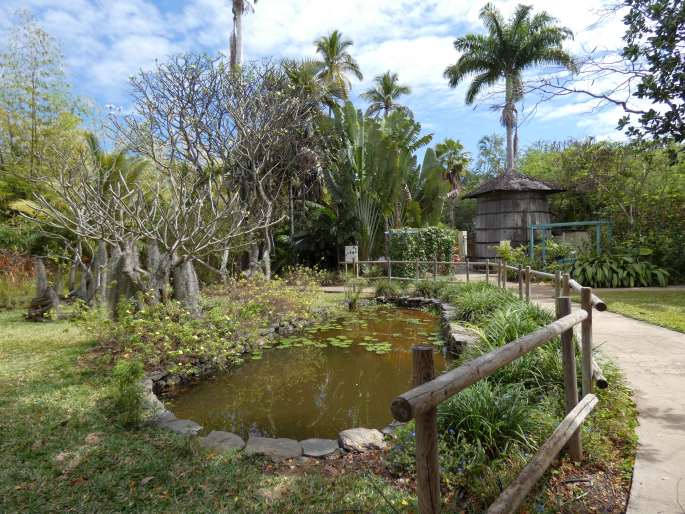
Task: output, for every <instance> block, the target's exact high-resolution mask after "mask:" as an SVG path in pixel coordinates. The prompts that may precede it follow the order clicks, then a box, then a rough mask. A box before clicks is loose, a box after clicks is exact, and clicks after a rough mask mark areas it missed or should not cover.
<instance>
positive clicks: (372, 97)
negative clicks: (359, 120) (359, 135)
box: [361, 71, 411, 116]
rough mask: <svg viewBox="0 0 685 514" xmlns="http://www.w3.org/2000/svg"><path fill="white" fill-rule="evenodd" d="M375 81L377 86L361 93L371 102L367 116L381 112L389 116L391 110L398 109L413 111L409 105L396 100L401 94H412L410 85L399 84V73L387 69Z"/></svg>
mask: <svg viewBox="0 0 685 514" xmlns="http://www.w3.org/2000/svg"><path fill="white" fill-rule="evenodd" d="M373 81H374V82H375V83H376V86H375V87H372V88H371V89H369V90H368V91H366V92H364V93H362V95H361V96H362V98H363V99H364V100H368V101H369V102H371V105H369V108H368V109H366V115H367V116H378V115H379V114H380V113H381V112H382V113H383V116H387V115H388V114H390V112H391V111H396V110H399V111H404V112H407V113H409V112H411V111H409V109H408V108H407V107H405V106H403V105H400V104H398V103H397V102H396V100H397V99H398V98H399V97H400V96H402V95H408V94H411V89H410V88H409V86H405V85H401V84H399V78H398V77H397V73H391V72H390V71H386V72H385V73H383V75H378V76H377V77H376V78H375V79H373Z"/></svg>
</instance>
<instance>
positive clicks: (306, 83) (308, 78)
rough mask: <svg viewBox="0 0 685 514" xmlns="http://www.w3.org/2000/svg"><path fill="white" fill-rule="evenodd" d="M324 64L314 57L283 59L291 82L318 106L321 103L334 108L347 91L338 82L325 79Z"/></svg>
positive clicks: (284, 69)
mask: <svg viewBox="0 0 685 514" xmlns="http://www.w3.org/2000/svg"><path fill="white" fill-rule="evenodd" d="M322 69H323V64H322V63H321V62H320V61H317V60H313V59H301V60H296V59H287V60H284V61H283V71H284V73H285V75H286V76H287V77H288V80H289V81H290V83H291V84H292V85H293V86H295V88H296V89H297V90H298V91H300V92H301V93H304V94H305V95H306V96H307V98H310V99H311V100H312V103H313V104H315V105H316V106H317V107H320V106H321V104H323V105H325V106H327V107H329V108H333V106H335V105H337V102H336V100H340V99H342V98H343V96H344V95H345V91H344V90H343V89H342V88H340V87H339V84H337V83H331V82H328V81H326V80H324V79H323V77H322V76H321V71H322Z"/></svg>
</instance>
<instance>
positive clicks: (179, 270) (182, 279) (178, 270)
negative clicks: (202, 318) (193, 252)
mask: <svg viewBox="0 0 685 514" xmlns="http://www.w3.org/2000/svg"><path fill="white" fill-rule="evenodd" d="M173 278H174V298H175V299H176V300H178V301H179V302H181V303H182V304H183V305H184V307H185V308H186V309H188V311H190V313H191V314H192V315H193V316H196V317H197V316H199V315H200V283H199V281H198V279H197V273H195V268H194V267H193V263H192V261H190V260H183V261H181V262H180V263H179V264H177V265H176V266H174V268H173Z"/></svg>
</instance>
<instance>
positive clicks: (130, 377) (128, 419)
mask: <svg viewBox="0 0 685 514" xmlns="http://www.w3.org/2000/svg"><path fill="white" fill-rule="evenodd" d="M143 375H144V371H143V364H142V362H140V361H138V360H126V359H122V360H120V361H119V362H117V363H116V365H115V366H114V369H113V370H112V378H113V387H112V410H113V414H114V417H115V419H117V420H118V421H119V422H120V423H121V424H122V425H123V426H125V427H132V426H136V425H138V424H139V423H140V422H141V421H142V417H143V388H142V385H141V380H142V379H143Z"/></svg>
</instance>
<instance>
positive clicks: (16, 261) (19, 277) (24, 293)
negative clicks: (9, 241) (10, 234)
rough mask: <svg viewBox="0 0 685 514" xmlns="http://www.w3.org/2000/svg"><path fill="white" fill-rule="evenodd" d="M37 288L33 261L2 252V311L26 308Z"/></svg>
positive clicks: (0, 288)
mask: <svg viewBox="0 0 685 514" xmlns="http://www.w3.org/2000/svg"><path fill="white" fill-rule="evenodd" d="M35 288H36V285H35V282H34V273H33V263H32V262H31V259H30V258H29V257H26V256H23V255H20V254H16V253H13V252H2V251H0V309H14V308H18V307H26V306H27V305H28V304H29V302H30V301H31V298H32V297H33V295H34V293H35Z"/></svg>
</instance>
